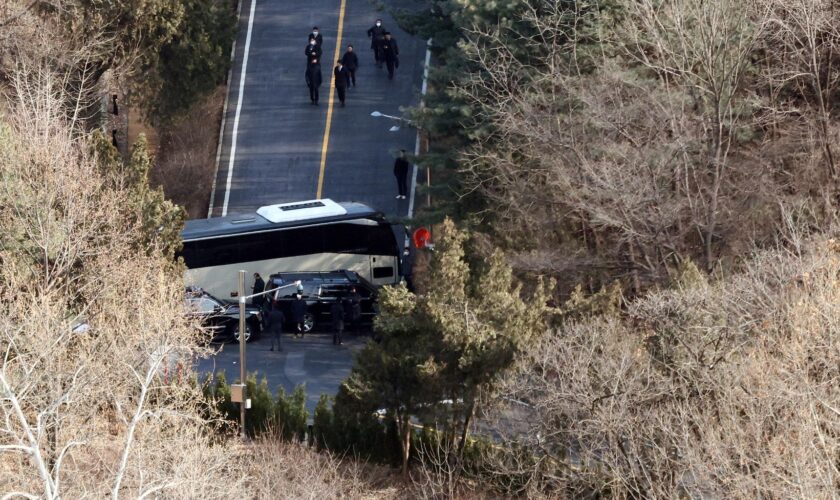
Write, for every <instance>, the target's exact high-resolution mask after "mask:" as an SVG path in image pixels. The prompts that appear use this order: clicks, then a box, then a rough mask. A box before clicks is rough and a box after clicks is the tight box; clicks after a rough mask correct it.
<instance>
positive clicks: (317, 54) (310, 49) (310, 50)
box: [303, 43, 322, 63]
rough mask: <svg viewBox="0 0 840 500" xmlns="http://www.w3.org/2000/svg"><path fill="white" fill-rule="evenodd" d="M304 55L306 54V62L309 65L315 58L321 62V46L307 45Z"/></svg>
mask: <svg viewBox="0 0 840 500" xmlns="http://www.w3.org/2000/svg"><path fill="white" fill-rule="evenodd" d="M303 53H304V54H306V62H307V63H309V61H311V60H312V58H313V57H314V58H316V59H318V60H319V61H320V60H321V53H322V50H321V46H320V45H318V44H317V43H316V44H315V45H312V44H311V43H307V44H306V48H305V49H303Z"/></svg>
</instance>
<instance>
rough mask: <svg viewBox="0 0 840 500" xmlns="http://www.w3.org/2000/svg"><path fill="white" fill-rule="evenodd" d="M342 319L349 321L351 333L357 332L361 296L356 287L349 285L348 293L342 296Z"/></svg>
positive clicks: (360, 319)
mask: <svg viewBox="0 0 840 500" xmlns="http://www.w3.org/2000/svg"><path fill="white" fill-rule="evenodd" d="M344 319H345V321H347V322H348V323H350V327H351V328H352V329H353V333H354V334H358V333H359V328H360V323H361V321H362V297H361V296H360V295H359V292H357V291H356V287H351V288H350V293H349V294H347V296H346V297H345V298H344Z"/></svg>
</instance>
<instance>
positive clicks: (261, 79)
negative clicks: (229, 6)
mask: <svg viewBox="0 0 840 500" xmlns="http://www.w3.org/2000/svg"><path fill="white" fill-rule="evenodd" d="M384 3H385V5H386V10H387V8H392V7H395V6H396V5H395V4H399V6H400V7H417V3H415V2H413V1H412V0H393V1H389V2H384ZM342 5H344V10H343V12H342V9H341V6H342ZM377 18H382V20H383V25H384V26H385V27H386V28H387V29H388V30H389V31H391V32H392V34H393V36H394V38H396V40H397V42H398V44H399V48H400V67H399V69H397V72H396V76H395V78H394V80H393V81H389V80H388V74H387V70H386V69H385V68H382V69H379V68H376V66H375V64H374V59H373V53H372V51H371V50H370V40H369V39H368V37H367V33H366V32H367V29H368V28H369V27H371V26H372V25H373V23H374V21H375V20H376V19H377ZM340 21H341V28H342V30H341V31H342V40H341V47H340V48H339V51H338V53H337V52H336V38H337V35H338V31H339V22H340ZM313 26H318V27H319V28H320V32H321V33H322V34H323V36H324V42H323V45H322V48H323V56H322V64H321V66H322V75H323V79H324V84H323V85H322V86H321V99H320V100H321V104H320V105H319V106H313V105H311V104H310V102H309V93H308V90H307V87H306V84H305V82H304V70H305V68H306V57H305V56H304V54H303V51H304V47H305V46H306V43H307V35H308V33H309V32H310V31H311V28H312V27H313ZM249 31H250V37H249ZM348 44H352V45H353V46H354V49H355V51H356V52H357V54H358V56H359V63H360V67H359V69H358V71H357V73H356V81H357V84H358V86H357V87H356V88H350V89H348V91H347V106H346V107H344V108H341V107H340V106H339V102H338V98H337V96H335V94H334V92H335V91H334V89H333V88H332V86H331V83H330V79H331V77H332V68H333V67H334V63H335V61H336V60H337V59H338V58H339V57H340V55H341V54H343V53H344V51H345V49H346V47H347V45H348ZM246 52H247V57H246ZM425 56H426V43H425V41H424V40H419V39H416V38H412V37H410V36H408V35H407V34H405V33H404V32H402V31H401V30H400V29H399V28H398V27H397V24H396V22H395V21H394V20H393V19H392V18H391V17H390V16H389V15H388V12H386V11H385V10H382V11H379V10H377V9H376V8H375V7H374V5H373V2H371V0H307V1H300V0H242V5H241V15H240V22H239V32H238V35H237V40H236V48H235V51H234V62H233V69H232V72H231V76H230V79H229V91H228V92H229V94H228V99H227V108H226V111H225V120H224V127H223V130H222V137H221V139H222V140H221V148H220V155H219V170H218V173H217V176H216V181H215V188H214V192H213V195H212V206H211V209H210V211H209V214H210V215H211V216H221V215H226V214H236V213H250V212H253V211H254V210H256V209H257V208H259V207H260V206H263V205H268V204H275V203H284V202H290V201H300V200H307V199H313V198H316V197H317V196H318V195H319V187H320V191H321V192H320V195H321V197H324V198H332V199H333V200H335V201H360V202H363V203H365V204H367V205H369V206H371V207H373V208H376V209H378V210H380V211H382V212H384V213H385V214H387V215H390V216H398V217H404V216H406V215H407V214H408V210H409V202H410V201H411V200H410V199H407V200H397V199H395V195H396V194H397V188H396V181H395V179H394V176H393V163H394V158H395V156H396V153H397V151H399V149H406V150H407V151H408V152H409V153H413V152H414V148H415V141H416V130H414V129H413V128H411V127H408V126H405V125H403V126H401V127H400V130H399V131H397V132H391V131H389V129H390V128H391V127H392V126H393V125H395V124H398V123H397V122H395V121H393V120H390V119H388V118H385V117H379V118H375V117H372V116H370V115H371V112H373V111H379V112H381V113H384V114H387V115H394V116H400V115H401V111H400V107H408V106H413V105H416V104H417V102H418V99H419V96H420V90H421V87H422V79H423V67H424V63H425ZM243 67H244V68H245V71H244V72H243ZM243 74H244V79H243ZM240 88H241V89H242V92H240ZM330 95H333V105H332V115H331V120H330V127H329V134H327V132H326V129H327V116H328V114H329V112H330V104H329V97H330ZM234 132H235V133H234ZM234 135H235V141H234ZM325 139H326V142H327V148H326V153H325V154H324V143H325ZM234 144H235V147H234ZM409 182H410V181H409ZM365 341H366V337H362V338H359V339H356V338H352V337H351V338H348V339H346V340H345V343H344V345H343V346H339V347H336V346H333V345H332V343H331V336H330V334H315V335H312V336H308V337H307V338H305V339H302V340H296V339H292V338H290V337H289V336H284V342H285V345H284V348H285V350H284V352H271V351H269V350H268V348H269V346H270V341H269V339H268V338H267V337H263V338H262V339H260V340H257V341H255V342H254V343H251V344H249V345H248V350H247V368H248V372H249V373H251V372H254V371H257V373H258V376H259V378H262V377H263V376H266V377H267V378H268V383H269V387H270V388H271V390H272V391H276V388H277V387H278V386H281V385H282V386H283V387H284V388H285V389H286V391H287V392H291V391H292V390H293V389H294V387H295V386H296V385H297V384H300V383H306V385H307V398H308V399H307V408H308V410H309V411H310V414H311V412H313V411H314V408H315V404H316V403H317V401H318V398H319V396H320V395H321V394H322V393H326V394H330V395H334V394H335V393H336V391H337V389H338V386H339V384H340V383H341V381H342V380H344V378H345V377H346V376H347V375H348V374H349V373H350V368H351V366H352V359H353V353H354V352H356V351H358V349H360V348H361V346H362V345H363V344H364V342H365ZM238 356H239V352H238V347H237V345H235V344H230V345H226V346H224V347H223V348H221V349H220V350H219V351H218V352H217V353H216V354H215V355H214V356H212V357H210V358H208V359H203V360H199V361H198V362H197V366H196V368H197V370H198V371H199V372H201V373H205V374H206V373H218V372H219V371H225V372H226V376H227V378H228V380H230V381H233V380H235V379H237V378H238V377H239V365H238Z"/></svg>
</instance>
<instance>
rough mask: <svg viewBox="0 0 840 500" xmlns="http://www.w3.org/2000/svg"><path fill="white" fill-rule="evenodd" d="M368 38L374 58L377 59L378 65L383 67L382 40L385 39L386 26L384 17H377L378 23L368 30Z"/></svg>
mask: <svg viewBox="0 0 840 500" xmlns="http://www.w3.org/2000/svg"><path fill="white" fill-rule="evenodd" d="M367 35H368V38H370V48H371V50H373V59H374V60H375V61H376V67H377V68H381V67H382V62H383V59H382V48H381V45H382V41H383V40H385V28H384V27H383V26H382V19H377V20H376V23H375V24H374V25H373V26H371V28H370V29H369V30H367Z"/></svg>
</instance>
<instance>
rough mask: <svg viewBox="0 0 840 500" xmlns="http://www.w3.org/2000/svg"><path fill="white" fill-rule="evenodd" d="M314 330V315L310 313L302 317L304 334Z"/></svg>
mask: <svg viewBox="0 0 840 500" xmlns="http://www.w3.org/2000/svg"><path fill="white" fill-rule="evenodd" d="M314 329H315V315H314V314H312V313H306V314H304V315H303V331H304V332H306V333H309V332H311V331H312V330H314Z"/></svg>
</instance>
